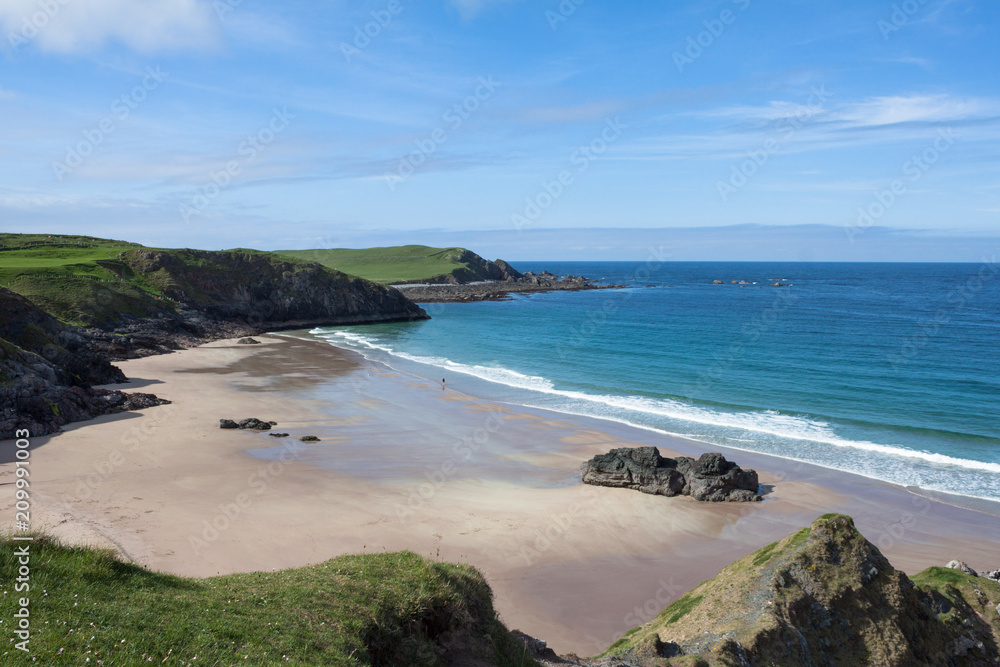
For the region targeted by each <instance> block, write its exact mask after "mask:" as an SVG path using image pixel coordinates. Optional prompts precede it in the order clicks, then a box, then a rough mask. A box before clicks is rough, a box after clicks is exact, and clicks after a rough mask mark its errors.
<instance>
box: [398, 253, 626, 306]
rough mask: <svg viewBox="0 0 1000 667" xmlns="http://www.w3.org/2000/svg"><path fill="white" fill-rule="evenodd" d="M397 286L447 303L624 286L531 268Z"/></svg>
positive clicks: (418, 298)
mask: <svg viewBox="0 0 1000 667" xmlns="http://www.w3.org/2000/svg"><path fill="white" fill-rule="evenodd" d="M498 262H500V260H498ZM503 264H505V265H507V264H506V262H503ZM507 266H509V265H507ZM396 287H397V288H398V289H399V290H400V291H401V292H403V294H405V295H406V296H407V297H408V298H410V299H412V300H413V301H416V302H419V303H446V302H456V301H458V302H465V301H503V300H506V299H510V298H511V296H510V295H511V294H518V293H528V292H556V291H569V292H579V291H582V290H594V289H621V288H622V287H624V285H602V284H598V283H595V282H593V281H591V280H588V279H587V278H584V277H583V276H562V277H560V276H557V275H554V274H552V273H549V272H548V271H545V272H543V273H538V274H535V273H532V272H530V271H529V272H527V273H524V274H517V275H516V276H510V277H507V278H502V279H491V280H486V281H482V282H475V283H470V284H449V283H444V284H430V283H427V284H420V285H406V284H399V285H397V286H396Z"/></svg>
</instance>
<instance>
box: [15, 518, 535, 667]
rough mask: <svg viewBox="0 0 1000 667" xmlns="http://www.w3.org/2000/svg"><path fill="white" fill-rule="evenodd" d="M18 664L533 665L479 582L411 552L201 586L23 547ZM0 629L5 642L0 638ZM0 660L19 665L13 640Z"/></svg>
mask: <svg viewBox="0 0 1000 667" xmlns="http://www.w3.org/2000/svg"><path fill="white" fill-rule="evenodd" d="M15 544H17V545H19V544H23V543H13V542H12V541H10V540H9V538H4V539H0V552H2V555H0V580H2V581H3V582H4V583H3V589H4V594H3V595H2V596H0V597H2V600H0V607H2V609H0V619H3V625H2V626H0V627H7V628H8V629H11V628H10V626H9V625H7V624H9V623H10V622H11V619H12V618H13V614H14V613H15V611H16V609H17V606H16V604H17V603H16V602H15V598H16V597H20V596H23V595H25V593H15V590H14V588H13V579H14V577H15V576H16V569H17V567H18V564H17V559H16V558H15V557H14V555H13V553H14V547H15ZM30 544H31V546H30V552H31V590H30V592H29V594H30V597H31V603H30V614H31V615H30V620H31V632H32V635H31V642H30V649H31V654H30V655H31V657H33V658H35V659H36V661H37V664H44V665H80V664H88V662H87V659H88V658H89V659H90V661H89V664H90V665H97V664H102V665H138V664H156V665H161V664H163V665H217V664H218V665H272V664H288V665H437V664H443V660H442V656H441V646H442V645H445V646H447V645H448V644H449V642H450V643H451V645H452V646H454V647H459V648H460V651H461V655H463V656H466V657H471V656H473V655H476V654H477V653H478V654H479V657H480V658H482V659H483V660H484V661H485V664H496V665H533V664H534V663H533V662H532V661H531V660H530V659H529V658H526V657H524V655H523V646H522V645H518V644H517V643H516V642H515V640H513V639H512V638H511V636H510V635H509V634H508V633H507V631H506V629H505V628H504V627H503V625H502V624H501V623H500V622H499V621H498V620H497V619H496V616H495V613H494V611H493V606H492V595H491V592H490V589H489V587H488V585H487V584H486V582H485V580H484V579H483V578H482V576H481V575H480V574H479V573H478V572H477V571H476V570H475V569H473V568H472V567H470V566H467V565H454V564H448V563H439V562H433V561H430V560H427V559H425V558H422V557H420V556H417V555H416V554H413V553H411V552H399V553H383V554H372V555H363V556H341V557H338V558H334V559H332V560H329V561H327V562H325V563H321V564H319V565H313V566H309V567H304V568H299V569H294V570H284V571H281V572H270V573H265V572H255V573H249V574H234V575H228V576H221V577H213V578H208V579H191V578H182V577H174V576H170V575H166V574H160V573H155V572H150V571H148V570H145V569H143V568H140V567H138V566H135V565H132V564H127V563H123V562H121V561H119V560H117V559H116V558H115V557H114V556H113V555H112V554H111V553H110V552H107V551H101V550H95V549H90V548H82V547H66V546H62V545H60V544H58V543H57V542H55V541H53V540H52V539H49V538H46V537H44V536H38V537H36V539H35V541H34V542H31V543H30ZM5 634H10V632H9V631H5ZM0 650H2V651H3V653H2V655H0V662H2V663H4V664H13V660H14V659H15V658H14V656H16V659H17V660H18V661H19V662H23V661H24V660H25V657H24V654H22V653H21V652H20V651H17V650H16V649H15V648H14V646H13V644H7V645H6V646H5V647H3V648H2V649H0Z"/></svg>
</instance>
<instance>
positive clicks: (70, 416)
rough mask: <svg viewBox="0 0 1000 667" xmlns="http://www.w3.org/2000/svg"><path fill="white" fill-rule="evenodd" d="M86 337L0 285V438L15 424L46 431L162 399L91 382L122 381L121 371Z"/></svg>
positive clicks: (10, 435)
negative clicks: (105, 387) (93, 348)
mask: <svg viewBox="0 0 1000 667" xmlns="http://www.w3.org/2000/svg"><path fill="white" fill-rule="evenodd" d="M90 343H91V341H90V339H89V337H88V336H87V335H86V334H83V333H81V332H78V331H74V330H72V329H68V328H66V327H63V326H62V325H61V324H59V323H58V322H57V321H56V320H55V318H53V317H52V316H50V315H48V314H47V313H45V312H43V311H42V310H41V309H39V308H38V307H36V306H35V305H34V304H32V303H31V302H30V301H28V300H27V299H25V298H24V297H22V296H20V295H18V294H14V293H13V292H11V291H10V290H7V289H4V288H0V440H6V439H10V438H13V437H14V433H15V432H16V431H17V430H19V429H26V430H27V431H28V432H29V433H30V434H31V436H41V435H47V434H49V433H53V432H55V431H58V430H59V428H60V427H61V426H62V425H64V424H66V423H69V422H73V421H81V420H86V419H93V418H94V417H97V416H98V415H103V414H109V413H114V412H123V411H125V410H133V409H138V408H144V407H150V406H153V405H161V404H163V403H165V402H166V401H162V400H160V399H157V398H156V397H155V396H151V395H149V394H139V393H135V394H127V393H125V392H122V391H107V390H101V389H94V388H92V386H91V385H95V384H112V383H117V382H124V381H125V376H124V375H123V374H122V372H121V370H119V369H118V368H116V367H115V366H112V365H111V363H110V362H109V360H108V358H107V357H106V356H105V355H103V354H101V353H99V352H95V351H93V350H92V349H91V348H90Z"/></svg>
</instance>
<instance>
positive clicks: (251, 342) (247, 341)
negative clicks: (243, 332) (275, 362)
mask: <svg viewBox="0 0 1000 667" xmlns="http://www.w3.org/2000/svg"><path fill="white" fill-rule="evenodd" d="M236 344H237V345H260V341H259V340H257V339H256V338H251V337H250V336H247V337H246V338H240V339H239V340H238V341H236Z"/></svg>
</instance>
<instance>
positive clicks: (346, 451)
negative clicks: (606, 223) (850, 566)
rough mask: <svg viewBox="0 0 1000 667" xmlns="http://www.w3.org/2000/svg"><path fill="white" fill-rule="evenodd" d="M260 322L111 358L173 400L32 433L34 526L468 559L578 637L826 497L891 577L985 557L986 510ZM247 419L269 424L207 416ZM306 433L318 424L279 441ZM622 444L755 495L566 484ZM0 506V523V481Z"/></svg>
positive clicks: (567, 648) (294, 551) (297, 555)
mask: <svg viewBox="0 0 1000 667" xmlns="http://www.w3.org/2000/svg"><path fill="white" fill-rule="evenodd" d="M260 340H262V341H264V344H262V345H257V346H246V345H236V344H234V342H233V341H218V342H216V343H212V344H208V345H205V346H202V347H199V348H195V349H192V350H187V351H184V352H179V353H174V354H170V355H165V356H159V357H151V358H147V359H138V360H132V361H128V362H123V363H121V364H120V366H121V367H122V369H123V370H124V371H125V373H126V375H128V376H129V377H130V378H133V382H132V383H130V384H127V385H122V388H126V389H129V388H131V389H140V388H141V389H142V390H144V391H150V392H153V393H156V394H157V395H159V396H161V397H163V398H167V399H170V400H172V401H173V402H174V403H173V404H172V405H170V406H162V407H157V408H150V409H148V410H144V411H141V412H138V413H129V414H125V415H115V416H109V417H102V418H100V419H97V420H94V421H92V422H86V423H80V424H72V425H70V426H69V427H67V428H66V430H65V432H64V433H62V434H58V435H55V436H48V437H40V438H32V450H31V470H32V480H33V487H32V488H33V507H32V518H33V524H34V527H35V528H40V529H43V530H46V531H47V532H50V533H53V534H55V535H57V536H60V537H63V538H64V539H67V540H71V541H74V542H83V543H89V544H95V545H102V546H111V547H113V548H116V549H118V550H119V551H120V552H121V553H122V554H123V555H124V556H126V557H128V558H130V559H132V560H134V561H136V562H138V563H141V564H142V565H145V566H147V567H150V568H153V569H156V570H163V571H166V572H171V573H175V574H181V575H190V576H210V575H215V574H220V573H229V572H236V571H250V570H272V569H281V568H286V567H296V566H301V565H305V564H308V563H316V562H320V561H323V560H326V559H328V558H331V557H333V556H336V555H338V554H342V553H359V552H372V551H381V550H383V549H387V550H397V549H410V550H412V551H415V552H417V553H419V554H422V555H425V556H428V557H431V558H440V559H443V560H450V561H460V562H468V563H471V564H473V565H475V566H476V567H478V568H479V569H480V570H481V571H482V572H483V573H484V574H485V575H486V576H487V578H488V579H489V581H490V583H491V585H492V586H493V589H494V591H495V593H496V606H497V609H498V610H499V612H500V614H501V616H502V618H503V620H504V621H505V622H506V623H507V624H508V626H510V627H512V628H519V629H521V630H523V631H525V632H527V633H529V634H532V635H534V636H537V637H541V638H543V639H545V640H547V641H548V642H549V644H550V646H552V647H553V648H554V649H555V650H556V651H558V652H561V653H568V652H575V653H578V654H580V655H593V654H596V653H599V652H601V651H603V650H604V649H605V648H606V647H607V646H608V644H609V643H611V641H613V640H614V639H615V638H616V637H617V636H618V635H620V634H622V633H623V632H625V631H626V630H629V629H631V628H632V627H634V626H636V625H638V624H640V623H642V622H645V621H647V620H650V619H651V618H653V617H654V616H655V615H656V614H657V613H658V612H659V611H660V610H661V609H662V608H663V607H664V606H665V605H667V604H669V603H670V602H671V601H673V600H674V599H676V598H677V597H679V596H680V595H682V594H683V593H684V592H686V591H687V590H689V589H691V588H693V587H694V586H695V585H697V584H698V583H699V582H701V581H702V580H704V579H707V578H710V577H712V576H714V575H715V574H716V573H717V572H718V571H719V570H720V569H722V568H723V567H724V566H725V565H727V564H729V563H730V562H732V561H734V560H736V559H737V558H740V557H742V556H744V555H746V554H748V553H750V552H752V551H754V550H756V549H758V548H760V547H761V546H764V545H765V544H768V543H770V542H772V541H774V540H776V539H779V538H781V537H783V536H785V535H786V534H788V533H790V532H792V531H794V530H797V529H798V528H800V527H802V526H804V525H808V524H809V523H810V522H811V521H812V520H814V519H815V518H816V517H817V516H818V515H820V514H824V513H826V512H843V513H846V514H851V515H852V516H854V518H855V521H856V523H857V525H858V527H859V528H860V529H861V530H862V532H863V533H864V534H865V535H866V536H867V537H868V538H869V539H870V540H871V541H873V542H875V543H876V544H877V545H878V546H879V547H880V548H881V549H882V550H883V552H884V553H885V554H886V555H887V556H888V558H889V559H890V560H891V561H892V562H893V563H894V564H895V565H896V566H897V567H900V568H902V569H903V570H905V571H906V572H909V573H911V574H912V573H915V572H917V571H919V570H921V569H923V568H925V567H928V566H930V565H941V564H944V563H946V562H947V561H948V560H951V559H953V558H961V559H963V560H966V561H967V562H969V563H970V564H971V565H972V566H973V567H978V568H984V569H986V568H988V569H993V568H996V567H998V566H1000V564H998V563H996V562H994V561H995V558H996V544H997V542H998V541H1000V517H997V516H994V515H991V514H986V513H981V512H976V511H973V510H969V509H963V508H959V507H955V506H953V505H950V504H947V503H943V502H938V501H936V500H929V499H927V498H926V497H923V496H919V495H915V494H913V493H911V492H909V491H907V490H906V489H901V488H899V487H894V486H891V485H888V484H884V483H881V482H877V481H873V480H869V479H866V478H863V477H858V476H855V475H849V474H844V473H838V472H834V471H830V470H826V469H823V468H818V467H815V466H810V465H807V464H800V463H796V462H794V461H787V460H784V459H778V458H774V457H770V456H765V455H759V454H752V453H747V452H738V451H727V450H725V449H723V448H719V447H714V446H713V447H710V446H708V445H705V444H703V443H699V442H695V441H690V440H684V439H681V438H676V437H671V436H668V435H664V434H659V433H656V432H652V431H647V430H644V429H636V428H632V427H627V426H624V425H621V424H617V423H613V422H606V421H601V420H596V419H589V418H585V417H576V416H567V415H562V414H556V413H549V412H545V411H543V410H537V409H530V410H529V409H527V408H522V407H520V406H516V405H501V404H497V403H492V402H489V401H484V400H481V399H479V398H476V397H474V396H468V395H465V394H463V393H461V392H460V391H456V389H460V387H451V386H449V387H448V389H446V390H442V388H441V386H440V384H437V383H434V382H433V381H432V380H425V379H423V378H417V377H415V376H412V375H408V374H405V373H401V372H396V371H393V370H392V369H388V368H387V367H384V366H380V365H377V364H373V363H370V362H368V361H366V360H364V359H363V358H361V357H359V356H357V355H355V354H353V353H350V352H346V351H341V350H338V349H336V348H333V347H331V346H329V345H327V344H325V343H320V342H316V341H311V340H304V339H301V338H295V337H286V336H263V337H260ZM457 384H460V382H458V383H457ZM449 385H451V383H449ZM250 416H253V417H258V418H260V419H264V420H274V421H276V422H278V426H277V427H276V428H275V429H274V430H275V431H277V432H286V433H289V434H291V435H290V437H288V438H280V439H279V438H272V437H270V436H268V435H266V434H262V433H251V432H245V431H228V430H220V429H219V428H218V420H219V419H220V418H230V419H236V420H238V419H242V418H244V417H250ZM307 434H308V435H316V436H318V437H320V438H321V441H320V442H319V443H315V444H305V443H301V442H299V440H298V438H299V437H300V436H302V435H307ZM637 444H651V445H656V446H658V447H659V448H660V449H661V451H662V452H663V453H664V454H669V453H671V452H674V453H679V454H685V455H693V456H698V455H700V454H701V453H704V452H705V451H707V450H708V449H711V450H712V451H722V452H723V453H724V454H725V455H726V456H727V457H728V458H730V459H733V460H735V461H737V462H738V463H740V464H741V465H743V466H745V467H753V468H756V469H757V470H758V471H759V472H760V475H761V482H762V484H763V485H764V487H765V489H766V491H767V493H766V496H765V500H764V502H761V503H752V504H709V503H699V502H696V501H693V500H691V499H690V498H662V497H654V496H648V495H644V494H640V493H636V492H633V491H628V490H622V489H605V488H598V487H590V486H584V485H582V484H581V483H580V482H579V466H580V463H581V462H582V461H584V460H585V459H587V458H590V457H591V456H593V455H594V454H597V453H600V452H605V451H607V450H608V449H610V448H612V447H620V446H634V445H637ZM13 452H14V447H13V443H12V442H4V443H0V462H2V463H0V484H3V483H5V482H9V481H10V480H11V479H12V475H13V472H12V470H13V465H12V463H11V461H12V460H13ZM6 488H10V487H6ZM0 508H2V516H3V517H4V519H3V520H4V522H5V525H11V524H12V522H13V498H12V494H4V495H3V496H0Z"/></svg>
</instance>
